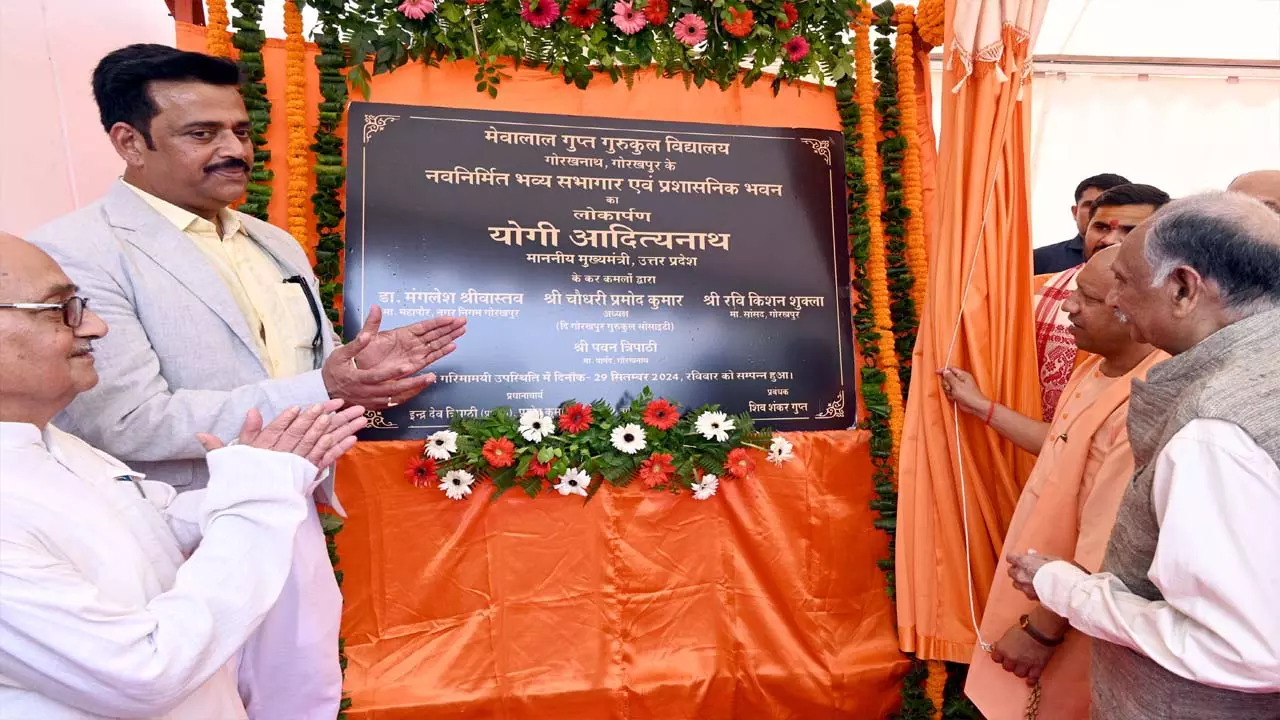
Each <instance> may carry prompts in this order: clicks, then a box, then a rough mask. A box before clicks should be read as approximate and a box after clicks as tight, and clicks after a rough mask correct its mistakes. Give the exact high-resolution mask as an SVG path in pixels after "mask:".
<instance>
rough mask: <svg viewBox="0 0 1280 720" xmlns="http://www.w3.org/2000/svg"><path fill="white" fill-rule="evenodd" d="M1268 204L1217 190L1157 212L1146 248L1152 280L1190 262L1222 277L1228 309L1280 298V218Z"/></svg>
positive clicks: (1246, 309) (1266, 304) (1261, 306)
mask: <svg viewBox="0 0 1280 720" xmlns="http://www.w3.org/2000/svg"><path fill="white" fill-rule="evenodd" d="M1264 207H1266V206H1265V205H1263V204H1262V203H1261V202H1259V201H1257V200H1255V199H1253V198H1251V197H1249V196H1247V195H1244V194H1242V193H1222V192H1215V193H1204V194H1201V195H1192V196H1191V197H1189V198H1184V199H1182V200H1179V201H1177V202H1175V203H1173V204H1171V205H1170V206H1169V207H1168V208H1166V209H1165V210H1163V211H1161V212H1159V213H1157V214H1156V216H1155V219H1154V220H1153V221H1152V223H1151V228H1150V229H1149V230H1148V231H1147V244H1146V247H1145V248H1144V249H1145V254H1146V259H1147V263H1148V264H1150V265H1151V278H1152V284H1153V286H1159V285H1160V284H1161V283H1163V282H1164V280H1165V279H1166V278H1168V277H1169V274H1170V273H1171V272H1173V270H1174V269H1175V268H1176V267H1178V266H1179V265H1187V266H1190V267H1192V268H1194V269H1195V271H1196V272H1197V273H1199V274H1200V276H1201V277H1202V278H1204V279H1206V280H1210V281H1212V282H1214V283H1217V285H1218V288H1219V289H1220V291H1221V293H1222V301H1223V305H1224V306H1225V307H1227V308H1229V309H1233V310H1237V311H1243V313H1244V314H1245V315H1251V314H1253V313H1254V312H1258V311H1260V310H1265V309H1270V308H1272V307H1275V306H1276V305H1277V304H1280V219H1278V218H1276V216H1275V214H1274V213H1271V212H1266V213H1263V212H1261V209H1262V208H1264ZM1268 210H1270V209H1269V208H1268Z"/></svg>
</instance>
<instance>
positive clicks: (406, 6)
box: [325, 0, 861, 96]
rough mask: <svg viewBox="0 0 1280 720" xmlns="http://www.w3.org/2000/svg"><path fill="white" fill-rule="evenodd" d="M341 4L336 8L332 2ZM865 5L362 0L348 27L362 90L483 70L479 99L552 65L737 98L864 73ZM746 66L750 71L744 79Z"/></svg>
mask: <svg viewBox="0 0 1280 720" xmlns="http://www.w3.org/2000/svg"><path fill="white" fill-rule="evenodd" d="M328 1H330V0H325V2H328ZM860 4H861V3H860V1H859V0H821V1H820V2H799V1H798V0H758V1H757V0H751V1H750V2H746V1H744V0H717V2H716V3H714V4H713V3H693V2H689V0H680V1H679V2H673V1H672V0H567V1H566V0H465V2H464V1H463V0H353V2H352V3H351V11H350V12H348V13H346V14H345V15H344V16H343V24H342V25H340V26H338V28H339V29H340V30H341V32H342V36H343V37H344V38H345V39H346V40H347V41H348V43H349V45H350V47H351V55H350V64H351V83H352V88H353V89H355V90H357V91H364V90H366V89H367V87H368V82H369V78H370V76H369V73H368V71H367V70H366V68H365V67H364V63H365V62H370V61H371V62H372V68H373V74H378V73H384V72H391V71H392V70H394V69H396V68H398V67H401V66H403V65H405V64H406V63H408V62H411V61H421V62H425V63H427V64H430V65H437V64H440V63H443V62H456V61H459V60H467V61H473V62H475V63H476V64H477V66H478V67H477V72H476V76H475V79H476V89H477V90H478V91H480V92H485V93H488V94H489V95H490V96H494V95H496V94H497V88H498V84H499V83H500V82H501V79H502V77H503V75H502V73H501V72H500V70H501V69H502V66H501V65H498V64H497V63H498V59H499V58H503V57H510V58H515V59H516V60H517V61H518V62H521V63H523V64H526V65H530V66H534V67H545V68H546V69H547V70H548V71H550V72H551V73H553V74H556V75H560V76H561V77H563V79H564V81H565V83H567V84H572V85H576V86H577V87H579V88H583V89H585V88H586V87H587V85H588V84H589V83H590V82H591V80H592V78H594V77H596V76H604V77H608V78H610V79H611V80H612V81H613V82H618V81H625V82H626V83H627V84H628V86H630V84H631V83H632V82H633V80H634V77H635V75H636V73H637V72H641V71H650V70H652V71H654V72H657V73H658V74H660V75H662V76H665V77H677V76H679V77H683V78H684V79H685V82H686V83H687V84H690V85H696V86H698V87H702V86H703V85H704V84H705V83H706V82H708V81H710V82H712V83H715V84H716V85H718V86H720V87H721V88H722V89H728V88H730V87H732V86H733V85H734V84H736V83H737V82H739V81H741V83H742V84H743V85H744V86H749V85H751V84H752V83H754V82H756V81H758V80H760V79H761V78H763V77H764V73H765V69H766V68H769V67H770V66H771V65H774V64H775V63H780V64H779V65H778V66H777V68H776V72H775V73H774V78H773V81H772V86H773V89H774V91H775V92H776V91H778V90H780V88H781V86H782V84H783V83H784V82H795V81H799V80H802V79H803V78H805V77H813V76H817V77H826V78H830V79H831V80H833V81H838V80H840V79H841V78H844V77H847V76H849V75H851V74H852V73H853V66H852V63H850V61H849V56H848V53H847V51H846V49H845V40H844V37H843V33H844V31H845V30H846V19H847V18H848V17H849V16H850V15H851V14H853V13H855V12H856V11H857V9H858V6H859V5H860ZM744 66H745V69H744Z"/></svg>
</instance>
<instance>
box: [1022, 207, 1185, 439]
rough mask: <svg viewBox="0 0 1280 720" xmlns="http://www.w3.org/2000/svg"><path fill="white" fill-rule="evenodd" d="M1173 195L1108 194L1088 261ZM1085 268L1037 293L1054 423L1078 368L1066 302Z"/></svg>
mask: <svg viewBox="0 0 1280 720" xmlns="http://www.w3.org/2000/svg"><path fill="white" fill-rule="evenodd" d="M1167 202H1169V196H1168V195H1167V194H1166V193H1165V192H1164V191H1162V190H1160V189H1159V188H1156V187H1152V186H1151V185H1138V184H1133V185H1118V186H1116V187H1113V188H1111V189H1110V190H1108V191H1106V192H1104V193H1102V194H1101V195H1099V196H1098V197H1097V198H1096V199H1095V200H1094V201H1093V207H1091V208H1090V210H1089V212H1090V218H1089V226H1088V228H1086V230H1085V235H1084V256H1085V259H1086V260H1088V259H1089V258H1091V257H1093V254H1094V253H1095V252H1097V251H1098V249H1099V248H1104V247H1110V246H1112V245H1116V244H1118V243H1120V242H1121V241H1122V240H1124V237H1125V236H1126V235H1128V234H1129V231H1130V230H1133V228H1134V226H1135V225H1137V224H1138V223H1139V222H1142V221H1143V220H1145V219H1146V218H1148V217H1150V216H1151V215H1152V214H1153V213H1154V212H1155V211H1156V210H1158V209H1160V207H1161V206H1162V205H1164V204H1165V203H1167ZM1083 267H1084V265H1077V266H1076V267H1073V268H1068V269H1067V270H1063V271H1062V272H1060V273H1057V274H1056V275H1054V276H1053V277H1051V278H1049V280H1048V281H1046V282H1045V283H1044V285H1042V286H1040V289H1039V290H1037V291H1036V302H1035V321H1036V360H1037V367H1039V369H1040V400H1041V410H1042V413H1043V414H1042V418H1043V420H1044V421H1045V422H1049V421H1050V420H1051V419H1052V418H1053V411H1054V409H1055V408H1057V406H1058V399H1059V398H1060V397H1062V391H1063V389H1064V388H1065V387H1066V385H1067V380H1068V379H1070V377H1071V371H1072V370H1073V369H1074V368H1075V366H1076V342H1075V338H1074V337H1073V336H1072V334H1071V321H1070V320H1069V319H1068V318H1067V312H1066V311H1065V310H1063V303H1065V302H1066V300H1067V298H1069V297H1071V293H1073V292H1075V289H1076V277H1077V276H1078V275H1079V273H1080V270H1081V268H1083Z"/></svg>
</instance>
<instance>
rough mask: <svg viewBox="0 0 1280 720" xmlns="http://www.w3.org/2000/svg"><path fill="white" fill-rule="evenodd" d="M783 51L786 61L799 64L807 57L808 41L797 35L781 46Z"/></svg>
mask: <svg viewBox="0 0 1280 720" xmlns="http://www.w3.org/2000/svg"><path fill="white" fill-rule="evenodd" d="M782 49H783V51H784V52H785V53H786V54H787V59H788V60H790V61H791V62H800V61H801V60H803V59H805V58H806V57H808V56H809V41H808V40H805V39H804V38H802V37H800V36H799V35H797V36H795V37H793V38H791V39H790V40H788V41H787V44H786V45H783V46H782Z"/></svg>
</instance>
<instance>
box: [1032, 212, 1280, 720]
mask: <svg viewBox="0 0 1280 720" xmlns="http://www.w3.org/2000/svg"><path fill="white" fill-rule="evenodd" d="M1112 269H1113V270H1114V272H1115V274H1116V287H1115V288H1114V289H1113V290H1112V291H1111V293H1110V295H1109V296H1108V299H1107V301H1108V303H1109V304H1110V305H1112V306H1113V307H1115V308H1116V311H1117V312H1119V313H1121V315H1122V316H1123V317H1124V318H1126V319H1127V322H1129V324H1130V331H1131V333H1132V335H1133V337H1134V339H1135V340H1139V341H1144V342H1148V343H1150V344H1152V345H1154V346H1156V347H1158V348H1160V349H1162V350H1164V351H1166V352H1168V353H1169V354H1170V355H1173V358H1172V359H1170V360H1168V361H1166V362H1164V363H1163V364H1161V365H1159V366H1157V367H1156V368H1154V369H1153V370H1152V371H1151V372H1150V373H1149V375H1148V379H1147V380H1146V381H1145V382H1135V383H1134V387H1133V392H1132V394H1131V396H1130V401H1129V441H1130V446H1131V447H1132V449H1133V457H1134V465H1135V467H1136V468H1137V470H1136V472H1135V474H1134V478H1133V481H1132V482H1131V483H1130V484H1129V487H1128V489H1127V490H1126V492H1125V497H1124V499H1123V501H1122V502H1121V506H1120V512H1119V515H1118V516H1117V518H1116V524H1115V529H1114V531H1113V533H1112V536H1111V542H1110V544H1109V546H1108V548H1107V555H1106V558H1105V560H1104V561H1103V566H1102V572H1100V573H1093V574H1090V573H1088V572H1086V571H1084V570H1083V569H1081V568H1080V567H1078V566H1076V565H1074V564H1072V563H1069V562H1063V561H1060V560H1057V559H1056V558H1053V557H1049V556H1047V555H1043V554H1032V552H1031V551H1030V550H1029V551H1028V552H1027V553H1026V554H1015V555H1012V556H1011V557H1010V558H1009V562H1010V570H1009V574H1010V575H1011V576H1012V577H1013V579H1014V582H1015V583H1016V584H1017V585H1018V587H1019V589H1020V590H1022V591H1023V592H1024V593H1026V594H1027V595H1028V596H1029V597H1032V598H1035V599H1039V600H1040V602H1041V603H1043V604H1044V605H1045V607H1047V608H1049V609H1050V610H1052V611H1054V612H1055V613H1057V614H1059V615H1062V616H1064V617H1066V618H1067V619H1068V620H1069V621H1070V623H1071V625H1072V627H1074V628H1076V629H1077V630H1079V631H1081V632H1083V633H1085V634H1087V635H1090V636H1092V637H1094V638H1096V639H1098V640H1102V641H1104V642H1095V643H1094V662H1093V673H1092V680H1093V682H1092V696H1093V698H1092V703H1093V705H1092V707H1093V711H1092V712H1093V717H1094V718H1106V719H1107V720H1165V719H1166V718H1178V719H1179V720H1275V719H1276V718H1280V611H1278V610H1277V608H1280V562H1277V561H1276V557H1275V551H1276V548H1280V465H1278V463H1280V332H1277V328H1280V215H1277V214H1276V213H1274V212H1272V211H1271V210H1269V209H1268V208H1267V207H1266V206H1265V205H1264V204H1262V203H1261V202H1259V201H1257V200H1255V199H1253V198H1251V197H1248V196H1246V195H1244V194H1242V193H1210V194H1205V195H1197V196H1193V197H1190V198H1186V199H1184V200H1179V201H1176V202H1173V203H1170V204H1169V205H1168V206H1167V207H1166V208H1165V209H1164V210H1163V211H1161V212H1160V213H1157V214H1156V215H1155V216H1153V217H1152V218H1151V219H1150V220H1147V221H1144V222H1143V223H1142V224H1141V225H1139V226H1138V227H1137V228H1135V229H1134V231H1133V232H1132V233H1131V234H1130V236H1129V238H1128V239H1127V240H1126V241H1125V243H1124V244H1123V245H1122V246H1121V250H1120V254H1119V256H1118V257H1117V259H1116V262H1115V264H1114V265H1113V268H1112Z"/></svg>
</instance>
